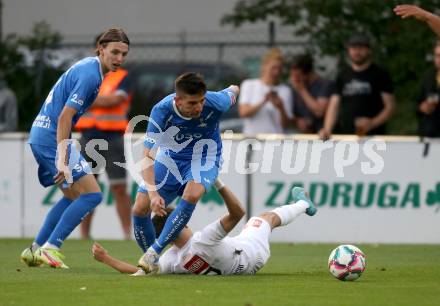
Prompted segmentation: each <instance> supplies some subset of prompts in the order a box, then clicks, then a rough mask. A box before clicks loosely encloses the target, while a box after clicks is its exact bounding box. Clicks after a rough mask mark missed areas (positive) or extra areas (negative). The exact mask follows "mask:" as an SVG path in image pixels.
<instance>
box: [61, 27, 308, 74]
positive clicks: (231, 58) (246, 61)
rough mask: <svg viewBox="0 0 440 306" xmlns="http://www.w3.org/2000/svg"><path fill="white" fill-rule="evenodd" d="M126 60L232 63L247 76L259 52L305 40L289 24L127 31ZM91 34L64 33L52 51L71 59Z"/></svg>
mask: <svg viewBox="0 0 440 306" xmlns="http://www.w3.org/2000/svg"><path fill="white" fill-rule="evenodd" d="M130 39H131V46H130V54H129V57H128V59H127V64H130V63H146V62H147V63H161V62H165V63H176V64H181V65H184V64H186V63H205V64H211V65H214V66H217V67H224V66H233V67H236V68H237V69H239V70H241V71H243V72H245V74H246V75H247V76H252V77H254V76H256V74H258V71H259V62H260V58H261V56H262V55H263V54H264V53H265V52H266V51H267V50H268V48H270V47H273V46H277V47H279V48H281V49H282V50H283V52H285V53H286V54H294V53H299V52H302V51H304V50H305V42H304V41H299V40H298V39H295V38H294V36H293V30H292V28H287V27H286V28H278V29H276V30H275V26H274V25H273V23H269V25H268V27H267V28H261V29H252V30H231V31H222V32H198V33H194V32H192V33H187V32H181V33H174V34H169V33H167V34H163V33H150V34H132V35H130ZM92 45H93V37H92V36H90V37H84V36H83V37H68V38H67V39H66V40H65V42H64V43H63V44H61V46H60V48H59V49H58V50H57V51H56V55H57V56H56V57H57V58H58V61H59V62H62V61H70V62H73V61H75V60H77V59H79V58H81V57H84V56H87V55H90V54H91V52H92Z"/></svg>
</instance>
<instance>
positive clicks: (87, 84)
mask: <svg viewBox="0 0 440 306" xmlns="http://www.w3.org/2000/svg"><path fill="white" fill-rule="evenodd" d="M71 80H72V81H73V82H75V85H74V86H73V89H72V90H71V91H70V93H69V97H68V98H67V101H66V106H70V107H72V108H74V109H76V110H77V111H80V110H81V109H87V108H88V107H89V106H90V105H91V104H92V103H93V101H90V100H92V98H93V96H94V95H96V94H97V92H96V91H97V89H99V88H98V86H97V85H98V84H97V81H96V79H95V78H94V77H93V76H91V75H90V73H87V71H81V70H80V71H77V76H76V77H75V76H73V75H72V77H71Z"/></svg>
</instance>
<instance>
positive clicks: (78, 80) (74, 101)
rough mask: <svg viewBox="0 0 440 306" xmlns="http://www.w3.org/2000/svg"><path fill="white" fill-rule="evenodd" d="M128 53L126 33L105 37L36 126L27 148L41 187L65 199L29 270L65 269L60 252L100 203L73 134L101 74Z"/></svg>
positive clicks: (65, 78) (60, 85)
mask: <svg viewBox="0 0 440 306" xmlns="http://www.w3.org/2000/svg"><path fill="white" fill-rule="evenodd" d="M128 49H129V40H128V37H127V35H126V34H125V33H124V32H123V31H122V30H120V29H109V30H107V31H105V32H104V33H103V35H102V36H101V38H100V40H99V45H98V48H97V51H96V52H97V56H96V57H87V58H84V59H82V60H80V61H79V62H77V63H76V64H74V65H73V66H72V67H70V68H69V69H68V70H67V71H66V72H65V73H64V74H63V75H62V76H61V77H60V78H59V80H58V82H57V83H56V84H55V85H54V86H53V88H52V90H51V91H50V93H49V95H48V97H47V98H46V101H45V102H44V104H43V106H42V107H41V110H40V112H39V114H38V115H37V117H36V118H35V120H34V123H33V124H32V129H31V132H30V136H29V144H30V146H31V150H32V153H33V155H34V157H35V160H36V161H37V163H38V178H39V180H40V183H41V185H43V186H44V187H48V186H50V185H54V184H57V185H59V186H60V189H61V191H62V192H63V197H62V198H61V200H59V201H58V203H57V204H55V205H54V206H53V207H52V209H51V210H50V211H49V213H48V214H47V216H46V219H45V221H44V223H43V226H42V227H41V229H40V231H39V233H38V235H37V236H36V238H35V240H34V242H33V244H32V246H31V247H29V248H27V249H25V250H24V251H23V253H22V255H21V259H22V261H24V262H25V263H26V264H27V265H29V266H36V265H41V264H42V263H46V264H48V265H50V266H52V267H55V268H67V266H66V265H65V263H64V262H63V259H64V256H63V255H62V254H61V253H60V252H59V248H60V247H61V245H62V243H63V242H64V240H65V239H66V238H67V236H69V235H70V233H71V232H72V231H73V230H74V229H75V227H76V226H77V225H78V224H79V223H80V222H81V220H82V219H83V218H84V217H85V216H86V215H87V214H88V213H89V212H90V211H92V210H93V209H94V208H95V207H96V206H97V205H98V204H99V203H100V202H101V200H102V193H101V190H100V188H99V185H98V183H97V182H96V179H95V177H94V176H93V175H92V174H91V171H90V167H89V165H88V163H87V162H86V161H85V160H84V158H83V157H82V156H81V154H80V153H79V152H78V151H77V150H76V148H75V145H74V144H73V143H72V141H71V140H70V138H71V130H72V126H73V125H74V124H75V123H76V122H77V120H78V118H79V117H80V116H81V115H82V114H83V113H84V112H85V111H86V110H87V109H88V108H89V107H90V106H91V105H92V103H93V101H94V100H95V98H96V96H97V94H98V91H99V87H100V86H101V82H102V78H103V74H105V73H107V72H108V71H115V70H116V69H117V68H118V67H119V66H120V65H121V64H122V63H123V61H124V60H125V57H126V56H127V53H128Z"/></svg>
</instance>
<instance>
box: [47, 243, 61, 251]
mask: <svg viewBox="0 0 440 306" xmlns="http://www.w3.org/2000/svg"><path fill="white" fill-rule="evenodd" d="M43 249H55V250H59V249H60V248H59V247H57V246H56V245H53V244H51V243H49V242H46V243H45V244H43Z"/></svg>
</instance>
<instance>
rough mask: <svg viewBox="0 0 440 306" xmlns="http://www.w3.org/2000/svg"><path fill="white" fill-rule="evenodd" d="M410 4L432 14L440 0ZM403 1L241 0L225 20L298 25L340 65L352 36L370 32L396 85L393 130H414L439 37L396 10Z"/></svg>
mask: <svg viewBox="0 0 440 306" xmlns="http://www.w3.org/2000/svg"><path fill="white" fill-rule="evenodd" d="M407 2H412V3H413V4H416V5H419V6H421V7H423V8H424V9H426V10H429V11H432V12H437V10H438V9H437V8H440V0H420V1H407ZM401 3H406V1H392V0H391V1H389V0H387V1H378V0H326V1H321V0H240V1H238V2H237V4H236V5H235V8H234V10H233V11H232V12H231V13H230V14H228V15H226V16H224V17H223V19H222V23H223V24H230V25H233V26H235V27H240V26H242V25H243V24H246V23H255V22H259V21H264V20H277V21H279V22H280V23H281V24H283V25H290V26H294V29H295V30H294V33H292V34H293V35H295V36H296V37H298V38H304V39H305V40H306V41H307V49H308V51H309V52H311V53H312V54H313V55H314V56H315V58H317V57H320V56H332V57H335V58H336V59H337V61H338V67H341V66H342V65H344V64H345V63H346V51H345V43H346V41H347V39H348V38H349V37H350V35H351V34H353V33H354V32H359V33H365V34H367V35H369V36H370V37H371V38H372V39H373V42H374V47H373V48H374V61H375V62H376V63H377V64H378V65H379V66H382V67H384V68H386V69H387V70H388V71H389V73H390V75H391V77H392V79H393V81H394V85H395V95H396V101H397V105H398V107H397V112H396V114H395V116H394V118H393V119H392V121H391V122H390V124H389V125H388V133H389V134H414V133H415V131H416V122H417V118H416V107H417V106H416V102H415V97H416V96H417V92H418V90H419V86H420V83H421V79H422V77H423V75H424V73H425V72H426V70H427V69H428V68H429V67H430V66H431V65H432V64H431V61H430V59H431V57H432V56H431V54H432V50H433V46H434V42H435V40H436V37H435V35H434V34H433V32H431V30H430V29H429V27H427V26H426V25H425V24H422V23H420V22H418V21H416V20H401V19H400V18H399V17H397V16H395V15H394V13H393V8H394V7H395V6H396V5H397V4H401ZM437 13H438V12H437Z"/></svg>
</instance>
